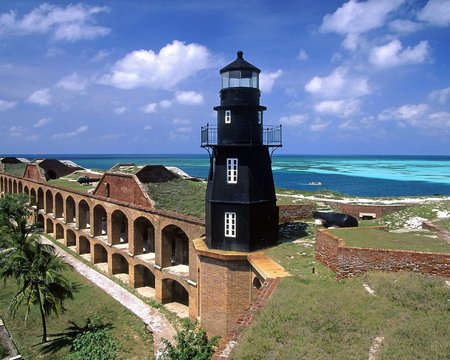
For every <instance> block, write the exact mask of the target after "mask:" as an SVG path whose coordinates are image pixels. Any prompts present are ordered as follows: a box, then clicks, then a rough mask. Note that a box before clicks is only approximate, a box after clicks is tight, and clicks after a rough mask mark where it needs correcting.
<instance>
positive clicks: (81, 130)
mask: <svg viewBox="0 0 450 360" xmlns="http://www.w3.org/2000/svg"><path fill="white" fill-rule="evenodd" d="M88 128H89V127H88V126H87V125H83V126H80V127H79V128H78V129H76V130H75V131H70V132H66V133H59V134H53V135H52V139H63V138H69V137H74V136H77V135H79V134H82V133H84V132H86V131H87V129H88Z"/></svg>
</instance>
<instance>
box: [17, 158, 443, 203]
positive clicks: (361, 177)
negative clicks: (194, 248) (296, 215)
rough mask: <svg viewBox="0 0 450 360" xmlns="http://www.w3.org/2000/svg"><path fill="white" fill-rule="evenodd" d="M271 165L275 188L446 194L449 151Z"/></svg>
mask: <svg viewBox="0 0 450 360" xmlns="http://www.w3.org/2000/svg"><path fill="white" fill-rule="evenodd" d="M17 156H21V157H27V158H29V159H33V158H57V159H65V160H72V161H74V162H76V163H77V164H79V165H81V166H83V167H86V168H90V169H102V170H106V169H109V168H111V167H112V166H113V165H115V164H117V163H119V162H121V163H131V162H132V163H136V164H138V165H142V164H161V165H166V166H177V167H179V168H181V169H182V170H183V171H185V172H187V173H188V174H190V175H192V176H196V177H201V178H206V176H207V174H208V168H209V157H208V155H207V154H196V155H143V154H142V155H128V154H127V155H96V154H83V155H80V154H70V155H68V154H37V155H36V154H23V155H17ZM272 170H273V174H274V179H275V186H276V187H279V188H287V189H298V190H307V191H322V190H324V189H326V190H332V191H337V192H339V193H342V194H348V195H353V196H368V197H385V196H431V195H450V156H385V155H384V156H375V155H370V156H353V155H352V156H350V155H348V156H339V155H333V156H331V155H327V156H326V155H274V156H273V158H272ZM311 183H315V184H321V185H312V184H311Z"/></svg>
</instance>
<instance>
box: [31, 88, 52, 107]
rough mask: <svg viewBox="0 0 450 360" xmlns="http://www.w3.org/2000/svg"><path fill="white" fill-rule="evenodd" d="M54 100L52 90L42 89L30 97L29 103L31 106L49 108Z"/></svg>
mask: <svg viewBox="0 0 450 360" xmlns="http://www.w3.org/2000/svg"><path fill="white" fill-rule="evenodd" d="M51 100H52V94H50V89H49V88H46V89H41V90H37V91H35V92H34V93H32V94H31V95H30V96H28V99H27V101H28V102H29V103H31V104H38V105H41V106H47V105H50V103H51Z"/></svg>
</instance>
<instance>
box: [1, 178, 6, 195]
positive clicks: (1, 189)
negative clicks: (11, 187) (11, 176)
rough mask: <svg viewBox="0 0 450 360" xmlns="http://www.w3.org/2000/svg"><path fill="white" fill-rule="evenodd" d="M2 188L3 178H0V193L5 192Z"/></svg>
mask: <svg viewBox="0 0 450 360" xmlns="http://www.w3.org/2000/svg"><path fill="white" fill-rule="evenodd" d="M4 187H5V185H4V184H3V176H0V192H3V191H5V190H4Z"/></svg>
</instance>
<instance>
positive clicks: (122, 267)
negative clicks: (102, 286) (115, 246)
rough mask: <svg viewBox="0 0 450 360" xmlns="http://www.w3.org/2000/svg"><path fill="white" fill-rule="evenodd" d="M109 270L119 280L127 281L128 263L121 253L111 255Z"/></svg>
mask: <svg viewBox="0 0 450 360" xmlns="http://www.w3.org/2000/svg"><path fill="white" fill-rule="evenodd" d="M111 261H112V264H111V271H112V274H113V275H115V276H116V277H118V278H119V279H120V280H121V281H123V282H125V283H128V282H129V276H128V273H129V265H128V261H127V259H125V257H124V256H123V255H121V254H113V255H112V259H111Z"/></svg>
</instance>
